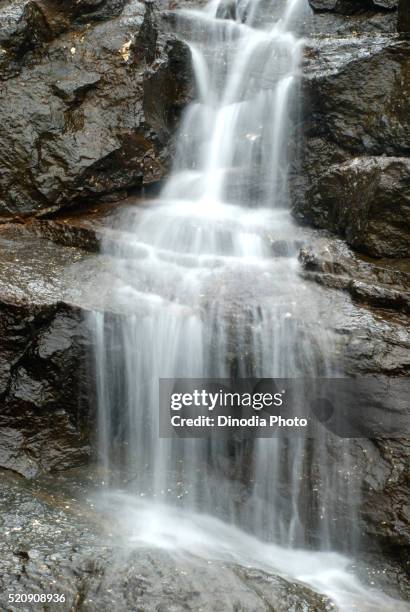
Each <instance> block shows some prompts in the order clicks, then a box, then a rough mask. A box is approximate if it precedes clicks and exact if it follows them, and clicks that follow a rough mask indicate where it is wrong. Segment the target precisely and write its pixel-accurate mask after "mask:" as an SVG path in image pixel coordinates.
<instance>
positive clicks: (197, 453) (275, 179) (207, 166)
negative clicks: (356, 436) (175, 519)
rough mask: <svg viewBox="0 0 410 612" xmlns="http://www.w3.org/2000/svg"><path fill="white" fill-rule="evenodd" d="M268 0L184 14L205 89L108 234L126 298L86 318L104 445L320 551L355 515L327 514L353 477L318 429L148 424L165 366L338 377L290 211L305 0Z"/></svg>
mask: <svg viewBox="0 0 410 612" xmlns="http://www.w3.org/2000/svg"><path fill="white" fill-rule="evenodd" d="M265 4H266V3H264V2H263V1H262V0H249V1H248V2H243V1H242V2H241V1H239V2H237V3H236V4H232V7H231V9H232V10H233V9H235V11H234V12H235V19H234V20H233V19H221V18H219V14H220V11H221V6H223V5H220V4H219V3H215V2H211V3H210V4H209V5H208V6H207V7H206V8H205V9H204V10H203V11H187V10H182V11H179V12H178V19H177V20H176V26H175V30H176V33H177V34H178V35H179V36H181V38H183V39H184V41H185V42H186V43H187V44H188V45H189V48H190V50H191V56H192V64H193V68H194V73H195V78H196V86H197V87H196V88H197V97H196V99H195V100H194V101H193V102H192V103H191V104H190V105H189V107H188V108H187V110H186V113H185V116H184V118H183V121H182V125H181V128H180V131H179V134H178V138H177V151H176V156H175V163H174V167H173V170H172V173H171V176H170V178H169V180H168V181H167V183H166V184H165V186H164V188H163V190H162V193H161V194H160V196H159V198H158V200H157V201H155V202H150V203H149V205H147V206H144V207H139V206H136V207H130V208H129V209H128V210H126V211H125V212H124V214H123V217H122V220H121V224H120V229H121V232H122V239H121V241H120V242H119V243H118V244H116V246H115V247H113V246H112V243H110V246H107V248H106V251H107V252H109V253H110V254H111V255H112V256H113V261H114V262H115V263H114V264H113V265H114V266H115V271H116V275H117V278H118V282H117V283H116V285H115V287H113V290H112V293H113V300H115V301H116V302H117V307H118V305H120V309H123V311H124V313H123V315H122V316H119V317H114V316H111V315H107V314H102V313H95V315H94V317H93V323H92V324H93V330H94V334H95V346H96V351H95V354H96V372H97V395H98V403H99V454H100V457H101V460H102V462H103V465H104V467H105V469H106V470H109V469H110V467H113V466H116V467H119V466H121V469H122V471H123V473H125V474H127V477H126V479H128V480H129V482H130V485H129V486H130V488H131V489H132V490H134V491H135V492H137V493H138V494H139V495H144V496H147V497H148V498H149V499H151V500H153V501H156V502H158V503H159V502H161V503H165V502H166V503H174V504H175V503H176V504H178V505H180V506H182V507H184V508H185V509H191V510H200V511H202V512H209V513H211V514H214V515H217V516H219V517H222V518H223V519H224V520H225V521H228V522H229V523H232V524H236V525H239V526H241V527H242V528H244V529H246V530H247V531H249V532H251V533H254V534H255V535H257V536H258V537H262V538H263V539H265V540H271V541H275V542H277V543H279V544H282V545H286V546H304V545H307V544H312V540H313V541H314V542H315V545H316V546H319V547H320V548H329V547H331V545H332V543H333V540H334V539H335V538H339V536H340V533H345V532H346V530H347V533H349V534H353V533H354V529H352V524H353V523H354V520H353V517H352V510H351V508H352V507H353V504H351V507H350V506H349V504H347V505H346V508H347V507H348V506H349V507H348V511H347V510H346V508H344V512H342V513H341V514H340V516H339V517H338V518H337V519H336V514H337V510H336V509H337V505H338V504H339V503H340V499H343V500H344V501H345V502H346V500H347V499H350V498H351V495H350V497H349V491H351V490H352V485H351V483H350V482H349V481H348V480H347V476H346V474H348V473H349V466H348V465H347V463H346V462H347V461H348V459H346V458H345V460H344V461H345V462H344V463H343V461H341V463H340V464H339V465H338V469H337V470H336V471H335V470H334V471H333V472H332V470H331V468H330V467H329V466H328V464H329V463H330V462H329V457H328V454H327V453H328V451H327V443H328V442H327V439H324V440H319V441H317V440H315V441H314V443H313V441H309V440H306V439H295V440H286V439H280V438H277V439H266V438H265V439H259V440H254V441H240V442H235V443H233V442H232V441H231V442H228V441H223V440H206V439H182V438H181V439H180V438H175V439H165V438H164V439H161V438H159V437H158V401H159V398H158V381H159V379H160V378H212V377H216V378H229V377H231V376H232V375H233V373H235V376H237V377H239V378H240V377H243V378H244V377H259V378H274V377H281V378H285V377H287V378H301V377H318V376H330V375H331V374H333V375H334V374H335V369H334V366H333V364H332V363H331V359H330V357H329V354H330V351H329V347H331V346H332V342H333V339H332V338H331V336H330V334H329V333H328V332H326V331H325V330H324V329H323V327H322V326H321V325H320V324H319V323H318V319H319V316H320V315H319V309H318V301H319V300H320V291H319V290H318V288H317V287H310V286H309V285H307V284H306V283H305V282H303V280H301V278H300V277H299V275H298V262H297V254H298V249H299V247H300V242H301V240H302V239H303V235H302V230H300V229H298V228H297V227H296V226H294V224H293V223H292V221H291V218H290V213H289V196H288V184H289V171H290V167H291V163H292V158H293V157H294V155H295V151H296V146H295V143H296V142H297V131H296V128H295V118H296V117H297V110H298V102H299V99H298V98H299V88H298V77H299V64H300V58H301V52H302V47H303V41H302V40H301V39H299V38H298V37H297V36H295V34H293V33H292V25H293V24H294V23H295V22H296V21H297V18H298V15H299V13H300V11H301V10H303V7H304V2H303V0H288V1H287V2H278V3H277V6H276V10H275V7H272V6H269V8H268V10H266V6H265ZM231 12H232V11H231ZM255 24H257V25H255ZM108 310H109V309H108ZM341 455H342V456H344V457H346V455H347V454H346V453H343V452H342V453H341ZM314 472H315V474H314ZM245 489H246V492H245ZM335 491H336V493H337V494H336V495H334V493H335ZM330 492H332V495H333V497H332V495H329V493H330ZM352 538H353V535H352ZM348 539H349V538H347V537H345V538H344V540H345V542H346V543H348ZM350 544H351V543H350Z"/></svg>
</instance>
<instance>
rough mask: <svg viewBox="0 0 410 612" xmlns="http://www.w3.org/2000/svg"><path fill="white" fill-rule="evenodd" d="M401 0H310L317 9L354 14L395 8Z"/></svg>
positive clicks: (311, 4)
mask: <svg viewBox="0 0 410 612" xmlns="http://www.w3.org/2000/svg"><path fill="white" fill-rule="evenodd" d="M398 2H399V0H309V4H310V6H311V7H312V8H313V9H314V10H316V11H334V12H335V13H342V14H347V15H349V14H352V13H357V12H360V11H366V10H371V9H375V10H394V9H396V8H397V5H398Z"/></svg>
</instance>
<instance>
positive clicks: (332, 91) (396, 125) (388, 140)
mask: <svg viewBox="0 0 410 612" xmlns="http://www.w3.org/2000/svg"><path fill="white" fill-rule="evenodd" d="M314 49H316V53H317V55H316V56H315V55H312V56H311V57H312V59H311V61H310V62H307V63H306V65H305V71H306V78H305V80H304V88H305V96H306V117H307V119H308V121H309V128H310V131H309V135H310V136H313V135H315V136H325V137H326V138H327V139H328V140H330V141H331V142H332V143H336V144H337V145H338V146H339V147H341V148H343V149H345V150H346V152H347V156H348V155H349V154H350V155H352V154H354V153H357V154H362V155H363V154H366V155H369V154H370V155H386V154H387V155H394V156H396V155H401V154H404V155H407V154H408V152H409V150H410V143H409V138H408V134H409V127H410V125H409V123H410V102H409V100H410V71H409V65H410V42H409V41H407V40H402V41H399V40H396V39H393V40H391V39H389V38H385V39H383V38H375V39H370V40H367V41H366V40H363V39H357V40H356V41H353V40H341V41H336V40H335V41H330V42H327V41H325V42H323V41H322V42H318V43H317V45H316V46H315V45H314V43H313V49H312V53H314Z"/></svg>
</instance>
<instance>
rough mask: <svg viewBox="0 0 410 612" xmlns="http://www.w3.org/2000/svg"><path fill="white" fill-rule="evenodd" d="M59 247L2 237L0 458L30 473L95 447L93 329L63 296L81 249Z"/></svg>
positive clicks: (59, 465) (78, 460)
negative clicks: (90, 373)
mask: <svg viewBox="0 0 410 612" xmlns="http://www.w3.org/2000/svg"><path fill="white" fill-rule="evenodd" d="M36 248H38V249H40V250H41V252H42V260H41V257H39V258H37V260H36V259H35V258H34V257H33V255H32V253H33V251H31V249H33V250H34V249H36ZM58 251H59V252H58V253H57V252H56V249H55V248H54V246H53V245H52V244H51V243H47V242H46V241H43V242H39V241H36V242H33V241H30V240H26V241H24V240H19V241H18V242H13V241H11V240H10V239H8V238H7V239H6V238H4V236H2V237H1V239H0V252H1V262H0V269H1V277H2V287H1V290H0V330H1V333H0V397H1V410H0V425H1V427H0V466H3V467H7V468H9V469H12V470H14V471H16V472H19V473H21V474H23V475H25V476H27V477H33V476H35V475H36V474H37V473H39V472H42V471H49V470H63V469H66V468H67V467H71V466H72V465H78V464H82V463H84V462H86V461H88V460H89V458H90V454H91V450H90V427H91V421H90V419H91V413H90V399H91V396H90V397H87V395H88V392H89V390H90V389H89V386H88V381H87V368H88V366H87V359H86V356H87V350H86V347H87V343H88V335H87V331H86V329H85V324H84V320H83V316H82V313H81V310H80V309H79V308H77V307H76V306H75V305H71V304H69V303H68V302H67V301H64V299H65V296H64V291H65V288H64V281H63V277H62V275H63V269H65V267H66V266H69V265H70V264H72V263H74V262H75V261H78V258H79V257H81V253H80V252H78V251H75V250H74V249H66V252H64V251H62V249H58Z"/></svg>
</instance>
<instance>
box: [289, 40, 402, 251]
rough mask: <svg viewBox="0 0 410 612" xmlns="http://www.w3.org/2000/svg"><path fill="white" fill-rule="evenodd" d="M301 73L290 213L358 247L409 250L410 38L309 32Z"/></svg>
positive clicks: (369, 249)
mask: <svg viewBox="0 0 410 612" xmlns="http://www.w3.org/2000/svg"><path fill="white" fill-rule="evenodd" d="M304 73H305V77H304V80H303V88H304V92H305V100H306V105H305V115H304V117H305V120H304V125H303V130H304V139H305V142H304V146H303V167H302V170H301V171H300V172H299V173H298V175H297V176H295V179H294V180H293V181H292V190H293V203H294V212H295V216H296V218H297V219H299V220H300V221H302V222H308V223H313V224H315V225H316V226H318V227H322V228H326V229H330V230H332V231H337V232H339V233H341V234H342V235H343V236H345V237H346V240H347V241H348V242H349V244H351V245H352V246H354V247H355V248H357V249H360V250H362V252H364V253H366V252H367V253H369V254H371V255H376V256H381V257H383V256H385V257H390V256H395V257H404V256H407V254H408V185H409V163H408V157H409V151H410V139H409V134H410V46H409V41H407V40H405V39H403V40H399V39H398V38H397V37H391V36H386V35H383V36H369V35H367V36H356V37H351V38H349V37H345V36H343V37H339V36H330V37H328V38H320V39H319V38H317V39H314V38H312V39H310V41H309V43H308V45H307V48H306V56H305V66H304ZM378 157H379V159H378ZM398 158H400V159H398ZM348 176H349V179H348V178H347V177H348ZM332 180H333V183H332V186H331V187H330V183H331V182H332ZM396 181H397V187H396ZM373 182H374V184H373ZM348 183H349V184H348ZM328 188H329V189H331V191H332V194H331V197H330V199H328V196H329V193H330V192H329V189H328ZM373 188H374V191H372V190H373ZM399 190H400V193H398V192H399ZM330 200H332V202H330ZM370 200H371V202H370ZM326 202H327V203H326ZM366 202H367V204H366ZM382 216H383V220H381V217H382ZM336 219H337V220H336ZM342 219H343V221H342ZM348 219H349V221H348ZM377 226H379V228H380V229H381V231H378V230H377ZM384 226H385V227H384ZM373 232H375V234H373ZM372 234H373V236H372ZM376 234H377V238H376ZM398 234H400V235H398ZM376 241H378V244H376ZM396 241H397V243H396Z"/></svg>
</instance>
